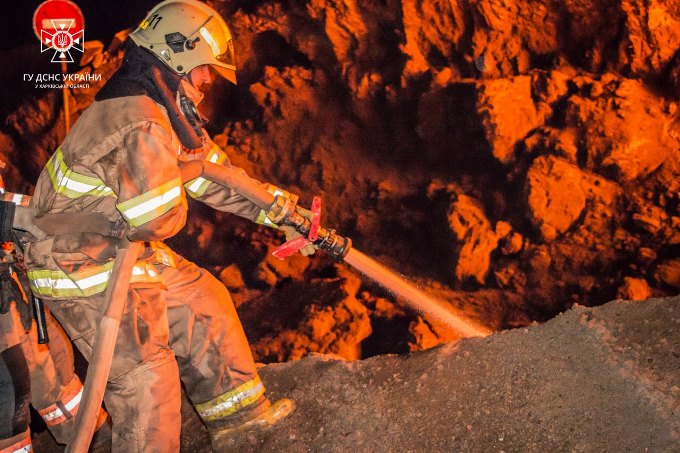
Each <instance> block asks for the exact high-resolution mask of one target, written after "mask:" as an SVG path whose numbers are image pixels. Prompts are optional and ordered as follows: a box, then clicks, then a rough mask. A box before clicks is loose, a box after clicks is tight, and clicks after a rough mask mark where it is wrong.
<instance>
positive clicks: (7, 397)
mask: <svg viewBox="0 0 680 453" xmlns="http://www.w3.org/2000/svg"><path fill="white" fill-rule="evenodd" d="M0 401H2V402H3V403H2V405H0V439H7V438H10V437H13V436H16V435H17V434H20V433H22V432H24V431H26V430H27V429H28V426H29V424H30V421H31V415H30V412H29V409H28V406H29V404H30V403H31V380H30V376H29V372H28V364H27V363H26V358H25V357H24V353H23V351H22V350H21V346H20V345H15V346H12V347H10V348H7V349H5V350H4V351H2V352H0Z"/></svg>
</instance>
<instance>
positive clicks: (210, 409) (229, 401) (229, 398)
mask: <svg viewBox="0 0 680 453" xmlns="http://www.w3.org/2000/svg"><path fill="white" fill-rule="evenodd" d="M262 395H264V384H262V381H261V380H260V377H259V376H257V377H255V378H254V379H252V380H250V381H247V382H245V383H243V384H241V385H239V386H238V387H236V388H235V389H233V390H230V391H228V392H227V393H223V394H222V395H220V396H218V397H217V398H215V399H212V400H210V401H208V402H205V403H202V404H197V405H196V410H197V411H198V414H199V415H200V416H201V418H202V419H203V420H204V421H215V420H219V419H221V418H225V417H228V416H229V415H231V414H233V413H234V412H236V411H239V410H241V409H243V408H245V407H248V406H250V405H251V404H253V403H254V402H256V401H257V400H259V399H260V398H261V397H262Z"/></svg>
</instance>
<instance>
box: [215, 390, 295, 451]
mask: <svg viewBox="0 0 680 453" xmlns="http://www.w3.org/2000/svg"><path fill="white" fill-rule="evenodd" d="M293 411H295V401H293V400H292V399H289V398H281V399H280V400H278V401H276V402H275V403H273V404H271V406H269V407H268V408H267V409H266V410H265V411H263V412H261V413H259V414H258V415H256V416H255V417H253V418H251V419H250V420H247V421H245V422H243V423H240V424H237V425H234V426H227V427H224V428H219V429H211V430H210V438H211V440H212V446H213V449H214V450H215V451H220V450H219V448H218V447H219V446H223V445H224V444H226V443H228V442H229V441H230V440H233V439H236V438H238V437H241V436H247V435H254V436H257V435H259V434H260V433H262V432H264V431H266V430H267V429H269V428H271V427H272V426H274V425H276V424H277V423H279V422H280V421H282V420H283V419H285V418H286V417H288V416H289V415H290V414H292V413H293Z"/></svg>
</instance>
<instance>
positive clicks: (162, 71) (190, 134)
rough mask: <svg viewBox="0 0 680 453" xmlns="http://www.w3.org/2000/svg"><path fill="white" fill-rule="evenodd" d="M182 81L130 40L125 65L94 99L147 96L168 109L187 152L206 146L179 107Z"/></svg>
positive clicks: (124, 59)
mask: <svg viewBox="0 0 680 453" xmlns="http://www.w3.org/2000/svg"><path fill="white" fill-rule="evenodd" d="M181 81H182V76H180V75H177V74H175V73H174V72H173V71H171V70H170V68H168V67H167V66H165V65H164V64H163V62H161V61H160V60H159V59H158V58H156V56H155V55H153V54H152V53H151V52H148V51H147V50H145V49H142V48H140V47H138V46H137V45H136V44H135V43H133V42H132V41H131V40H130V39H128V40H127V42H126V47H125V57H124V58H123V64H122V65H121V66H120V68H118V70H117V71H116V72H115V73H114V74H113V76H111V78H110V79H109V80H108V81H107V82H106V84H105V85H104V86H103V87H102V89H101V90H99V92H98V93H97V95H96V96H95V100H97V101H103V100H106V99H113V98H119V97H125V96H148V97H150V98H151V99H153V100H154V101H155V102H156V103H157V104H160V105H162V106H163V107H165V110H166V111H167V112H168V116H169V118H170V124H171V125H172V128H173V130H174V131H175V133H176V134H177V137H179V140H180V142H182V146H184V147H185V148H188V149H196V148H200V147H201V146H202V145H203V141H202V140H201V137H200V136H199V135H198V134H197V133H196V132H195V131H194V129H193V128H192V127H191V124H189V122H188V121H187V119H186V118H185V117H184V115H183V114H182V112H181V111H180V109H179V107H178V106H177V91H178V89H179V86H180V83H181Z"/></svg>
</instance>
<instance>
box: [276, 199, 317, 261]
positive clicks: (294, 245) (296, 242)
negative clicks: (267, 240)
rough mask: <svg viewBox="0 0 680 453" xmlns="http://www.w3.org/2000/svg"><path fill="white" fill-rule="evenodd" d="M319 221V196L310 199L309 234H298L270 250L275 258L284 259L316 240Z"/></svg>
mask: <svg viewBox="0 0 680 453" xmlns="http://www.w3.org/2000/svg"><path fill="white" fill-rule="evenodd" d="M320 221H321V197H314V200H312V225H311V226H310V228H309V234H308V235H307V237H304V236H300V237H299V238H295V239H293V240H292V241H288V242H286V243H284V244H282V245H280V246H278V247H277V248H276V250H274V251H273V252H272V255H274V256H275V257H276V258H278V259H280V260H284V259H286V258H288V257H289V256H291V255H293V254H294V253H295V252H297V251H298V250H300V249H301V248H302V247H304V246H306V245H307V244H311V243H312V242H314V241H316V240H317V239H318V237H319V226H320V224H321V223H320Z"/></svg>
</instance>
